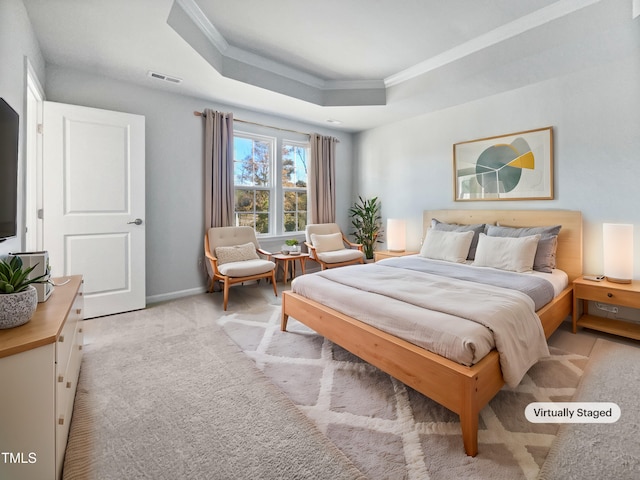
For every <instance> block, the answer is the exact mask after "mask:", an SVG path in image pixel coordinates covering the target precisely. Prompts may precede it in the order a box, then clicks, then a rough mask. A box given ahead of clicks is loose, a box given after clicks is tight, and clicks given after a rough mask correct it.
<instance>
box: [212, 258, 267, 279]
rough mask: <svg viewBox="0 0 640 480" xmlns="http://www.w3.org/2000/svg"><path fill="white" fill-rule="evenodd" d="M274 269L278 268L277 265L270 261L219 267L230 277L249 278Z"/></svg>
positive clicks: (228, 264)
mask: <svg viewBox="0 0 640 480" xmlns="http://www.w3.org/2000/svg"><path fill="white" fill-rule="evenodd" d="M274 268H276V264H275V263H273V262H270V261H269V260H262V259H258V260H245V261H242V262H231V263H225V264H223V265H220V266H219V267H218V271H219V272H220V273H221V274H222V275H226V276H228V277H249V276H251V275H259V274H261V273H265V272H270V271H271V270H273V269H274Z"/></svg>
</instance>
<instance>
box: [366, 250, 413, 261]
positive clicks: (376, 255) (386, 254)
mask: <svg viewBox="0 0 640 480" xmlns="http://www.w3.org/2000/svg"><path fill="white" fill-rule="evenodd" d="M417 253H418V252H410V251H407V250H404V251H402V252H392V251H391V250H380V251H379V252H373V259H374V261H376V262H377V261H378V260H382V259H384V258H395V257H404V256H405V255H415V254H417Z"/></svg>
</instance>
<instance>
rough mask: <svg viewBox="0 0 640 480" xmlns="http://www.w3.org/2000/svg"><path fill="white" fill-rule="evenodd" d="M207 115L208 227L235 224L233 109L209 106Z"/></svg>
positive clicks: (205, 204)
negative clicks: (231, 110)
mask: <svg viewBox="0 0 640 480" xmlns="http://www.w3.org/2000/svg"><path fill="white" fill-rule="evenodd" d="M204 117H205V127H204V128H205V134H204V137H205V146H204V155H205V157H204V164H205V167H204V170H205V202H204V211H205V222H204V223H205V231H206V232H208V231H209V229H210V228H211V227H229V226H233V225H234V222H233V207H234V201H233V197H234V195H233V113H222V112H216V111H214V110H211V109H209V108H207V109H205V111H204Z"/></svg>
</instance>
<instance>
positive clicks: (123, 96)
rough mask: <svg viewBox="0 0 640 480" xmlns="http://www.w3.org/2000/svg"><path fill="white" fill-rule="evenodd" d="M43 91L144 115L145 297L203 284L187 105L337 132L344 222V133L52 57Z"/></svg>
mask: <svg viewBox="0 0 640 480" xmlns="http://www.w3.org/2000/svg"><path fill="white" fill-rule="evenodd" d="M149 82H153V80H151V79H149ZM150 86H151V83H150ZM45 92H46V95H47V99H48V100H51V101H55V102H63V103H70V104H76V105H83V106H88V107H95V108H102V109H107V110H116V111H122V112H128V113H135V114H139V115H144V116H145V117H146V207H147V212H146V219H145V220H146V222H145V223H146V228H147V231H146V234H147V235H146V238H147V258H146V263H147V275H146V279H147V297H148V299H149V300H150V301H156V300H161V299H165V298H171V297H172V296H174V295H176V294H180V292H182V293H188V292H192V291H199V290H201V289H202V288H203V286H204V285H205V277H204V274H203V273H202V270H201V269H199V268H198V265H199V263H198V262H199V260H200V259H201V258H202V257H203V238H204V206H203V202H204V193H203V192H204V188H203V156H204V155H203V144H204V140H203V120H202V119H201V118H200V117H195V116H194V115H193V112H194V111H202V110H203V109H204V108H206V107H209V108H213V109H216V110H221V111H232V112H234V116H235V117H236V118H240V119H243V120H248V121H253V122H258V123H262V124H266V125H271V126H275V127H280V128H289V129H292V130H297V131H302V132H318V133H322V134H325V135H333V136H335V137H337V138H338V139H339V140H340V144H339V145H338V148H337V156H338V159H337V168H338V178H339V182H338V183H339V185H338V192H337V202H338V205H343V207H341V208H338V212H337V216H338V222H339V223H340V224H341V225H344V226H345V227H348V225H349V219H348V213H347V211H348V205H349V204H350V202H351V185H352V169H351V165H352V135H351V134H346V133H342V132H338V131H335V130H331V129H326V128H320V127H317V126H312V125H306V124H302V123H300V122H294V121H291V120H287V119H284V118H279V117H274V116H269V115H263V114H259V113H256V112H251V111H246V110H241V109H238V108H234V107H230V106H228V105H220V104H213V103H212V102H210V101H207V100H203V99H198V98H193V97H187V96H184V95H179V94H177V93H175V94H174V93H168V92H166V91H163V90H155V89H152V88H145V87H143V86H140V85H134V84H130V83H125V82H121V81H118V80H113V79H109V78H105V77H100V76H96V75H93V74H90V73H86V72H82V71H79V70H72V69H69V68H65V67H59V66H54V65H47V82H46V85H45ZM176 92H179V87H178V88H176ZM236 128H237V129H241V130H245V131H253V132H255V133H263V134H269V135H274V136H275V135H278V133H277V131H276V130H273V129H259V128H258V129H256V128H255V127H250V126H247V125H246V124H242V123H236ZM252 128H253V130H252ZM263 243H264V245H263V246H264V248H266V249H269V248H272V249H274V250H275V249H278V248H279V246H280V245H281V244H282V240H281V239H279V240H277V241H275V242H263ZM45 247H46V246H45Z"/></svg>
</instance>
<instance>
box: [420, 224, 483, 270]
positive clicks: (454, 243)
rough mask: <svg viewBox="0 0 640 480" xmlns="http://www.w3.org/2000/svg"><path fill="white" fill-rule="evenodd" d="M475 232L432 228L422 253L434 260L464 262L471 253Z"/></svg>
mask: <svg viewBox="0 0 640 480" xmlns="http://www.w3.org/2000/svg"><path fill="white" fill-rule="evenodd" d="M472 241H473V232H472V231H468V232H448V231H444V230H434V229H431V230H429V231H428V232H427V236H426V238H425V239H424V243H423V244H422V248H421V249H420V255H422V256H423V257H426V258H431V259H433V260H445V261H447V262H456V263H463V262H464V261H466V260H467V255H469V247H470V246H471V242H472Z"/></svg>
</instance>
